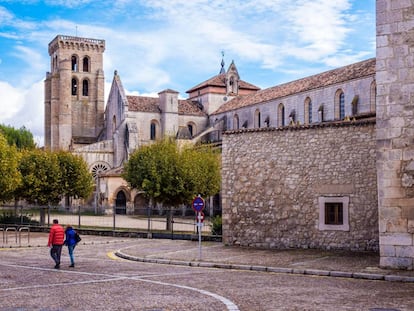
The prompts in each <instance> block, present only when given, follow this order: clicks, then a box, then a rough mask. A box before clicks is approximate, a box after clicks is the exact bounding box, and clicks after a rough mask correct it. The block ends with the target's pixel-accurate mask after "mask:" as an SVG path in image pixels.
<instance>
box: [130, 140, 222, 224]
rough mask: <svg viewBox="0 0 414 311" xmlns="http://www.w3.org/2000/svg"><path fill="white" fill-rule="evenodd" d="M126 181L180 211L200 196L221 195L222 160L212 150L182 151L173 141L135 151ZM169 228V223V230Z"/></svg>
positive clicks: (188, 148) (154, 199)
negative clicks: (178, 208)
mask: <svg viewBox="0 0 414 311" xmlns="http://www.w3.org/2000/svg"><path fill="white" fill-rule="evenodd" d="M123 177H124V178H125V180H126V181H128V183H129V184H130V185H131V187H133V188H136V189H139V190H142V191H144V193H145V194H144V195H145V196H146V197H147V198H148V199H152V200H153V202H155V203H161V204H162V205H163V206H166V207H177V206H179V205H181V204H189V203H191V201H192V200H193V198H194V197H195V196H196V195H198V194H200V195H203V196H210V195H214V194H216V193H217V192H218V191H219V189H220V158H219V154H218V153H215V152H214V151H213V150H211V149H208V148H194V147H183V148H181V149H179V147H178V146H177V144H176V142H175V141H174V140H172V139H164V140H160V141H157V142H155V143H154V144H151V145H148V146H143V147H141V148H140V149H138V150H137V151H135V152H134V153H133V154H132V155H131V157H130V159H129V161H128V162H127V163H126V165H125V167H124V174H123ZM167 216H169V219H170V215H169V214H168V215H167ZM169 226H170V223H169V221H167V230H168V229H169Z"/></svg>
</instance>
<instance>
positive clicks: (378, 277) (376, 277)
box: [115, 250, 414, 283]
mask: <svg viewBox="0 0 414 311" xmlns="http://www.w3.org/2000/svg"><path fill="white" fill-rule="evenodd" d="M115 255H116V256H118V257H120V258H123V259H127V260H131V261H138V262H146V263H156V264H165V265H177V266H188V267H200V268H217V269H232V270H242V271H257V272H273V273H285V274H300V275H314V276H325V277H340V278H353V279H363V280H371V281H388V282H406V283H414V277H411V276H400V275H385V274H373V273H362V272H344V271H329V270H316V269H293V268H283V267H267V266H257V265H254V266H251V265H242V264H226V263H215V262H207V261H184V260H169V259H161V258H144V257H136V256H131V255H128V254H125V253H122V251H121V250H117V251H116V252H115Z"/></svg>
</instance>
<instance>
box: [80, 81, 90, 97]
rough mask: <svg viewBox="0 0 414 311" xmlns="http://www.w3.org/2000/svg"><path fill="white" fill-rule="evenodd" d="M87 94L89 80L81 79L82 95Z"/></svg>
mask: <svg viewBox="0 0 414 311" xmlns="http://www.w3.org/2000/svg"><path fill="white" fill-rule="evenodd" d="M88 95H89V82H88V80H86V79H85V80H83V81H82V96H88Z"/></svg>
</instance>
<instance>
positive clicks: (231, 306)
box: [0, 263, 240, 311]
mask: <svg viewBox="0 0 414 311" xmlns="http://www.w3.org/2000/svg"><path fill="white" fill-rule="evenodd" d="M0 266H5V267H13V268H24V269H32V270H40V271H54V272H59V273H70V274H81V275H90V276H104V277H106V278H107V279H103V280H90V281H80V282H68V283H53V284H51V283H49V284H47V285H33V286H24V287H13V288H5V289H0V292H4V291H13V290H27V289H32V288H47V287H51V286H52V287H54V286H69V285H83V284H91V283H103V282H112V281H120V280H134V281H140V282H147V283H153V284H158V285H163V286H173V287H177V288H182V289H186V290H191V291H195V292H198V293H200V294H203V295H206V296H210V297H213V298H214V299H216V300H218V301H220V302H222V303H223V304H224V305H225V306H226V307H227V310H228V311H240V310H239V308H238V307H237V305H236V304H234V303H233V302H232V301H231V300H229V299H227V298H225V297H223V296H220V295H217V294H215V293H212V292H209V291H206V290H203V289H198V288H194V287H190V286H185V285H179V284H173V283H166V282H160V281H154V280H148V279H146V278H148V277H162V276H167V275H168V276H171V275H174V274H170V273H167V274H161V275H160V274H157V275H145V276H132V277H131V276H119V275H112V274H103V273H91V272H82V271H74V270H71V271H69V270H56V269H50V268H41V267H32V266H23V265H15V264H4V263H0ZM186 274H187V273H186ZM178 275H181V274H180V273H178Z"/></svg>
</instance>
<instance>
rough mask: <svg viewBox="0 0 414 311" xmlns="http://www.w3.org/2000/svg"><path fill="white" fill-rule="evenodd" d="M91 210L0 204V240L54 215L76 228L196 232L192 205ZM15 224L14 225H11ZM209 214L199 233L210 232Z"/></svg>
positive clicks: (46, 221) (47, 222) (27, 231)
mask: <svg viewBox="0 0 414 311" xmlns="http://www.w3.org/2000/svg"><path fill="white" fill-rule="evenodd" d="M109 212H110V213H108V210H106V213H103V212H102V211H96V210H91V209H88V208H85V207H75V208H61V207H30V208H29V207H20V206H19V207H15V206H3V207H0V231H3V240H4V242H6V243H8V242H9V240H10V236H11V234H10V232H12V231H13V230H16V232H15V240H16V243H17V240H18V241H21V237H22V235H23V236H26V235H27V238H28V239H30V227H37V226H38V227H50V226H51V225H52V222H53V219H58V221H59V223H60V224H62V225H63V226H67V225H71V226H73V227H75V228H78V229H95V230H96V229H98V230H109V231H110V230H112V231H138V232H147V233H154V232H163V233H171V234H180V233H184V234H185V233H186V234H195V233H198V226H197V221H196V216H195V213H194V211H193V210H192V208H191V207H190V208H180V209H148V208H147V209H135V210H134V213H133V214H128V213H127V211H126V209H125V208H113V210H111V211H109ZM13 228H14V229H13ZM211 231H212V217H211V216H210V215H209V213H207V212H205V217H204V222H203V226H202V229H201V232H202V234H205V235H210V234H211ZM4 242H3V243H4ZM20 243H21V242H20Z"/></svg>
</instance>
